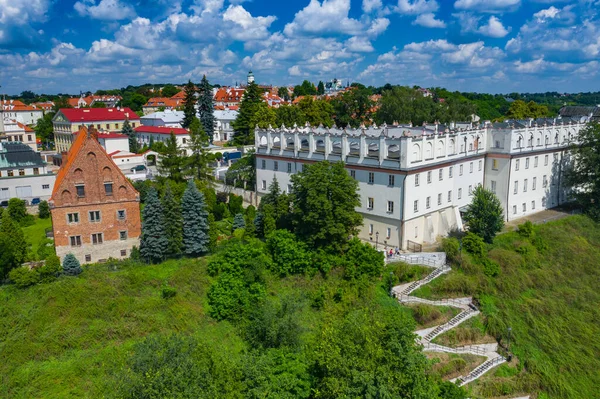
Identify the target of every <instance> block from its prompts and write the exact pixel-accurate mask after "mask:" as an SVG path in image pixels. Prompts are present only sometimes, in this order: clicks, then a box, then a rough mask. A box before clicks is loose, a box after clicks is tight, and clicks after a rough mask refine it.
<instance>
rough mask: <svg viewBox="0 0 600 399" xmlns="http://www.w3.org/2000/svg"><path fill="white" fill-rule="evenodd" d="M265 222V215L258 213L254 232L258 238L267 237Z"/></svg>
mask: <svg viewBox="0 0 600 399" xmlns="http://www.w3.org/2000/svg"><path fill="white" fill-rule="evenodd" d="M264 222H265V215H263V213H262V212H257V213H256V217H255V218H254V231H255V233H256V236H257V237H264V236H265V230H264Z"/></svg>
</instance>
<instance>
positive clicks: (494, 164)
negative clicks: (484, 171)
mask: <svg viewBox="0 0 600 399" xmlns="http://www.w3.org/2000/svg"><path fill="white" fill-rule="evenodd" d="M492 170H498V160H497V159H492Z"/></svg>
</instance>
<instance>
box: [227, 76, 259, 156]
mask: <svg viewBox="0 0 600 399" xmlns="http://www.w3.org/2000/svg"><path fill="white" fill-rule="evenodd" d="M262 102H263V98H262V93H261V90H260V88H259V87H258V85H257V84H256V83H255V82H251V83H250V84H248V86H247V87H246V91H245V92H244V95H243V96H242V101H241V103H240V109H239V113H238V116H237V118H236V119H235V121H233V123H232V127H233V130H234V132H235V135H234V136H233V143H234V144H236V145H245V144H253V143H254V128H255V127H256V124H257V119H256V113H257V112H258V111H259V109H260V108H261V105H260V104H261V103H262Z"/></svg>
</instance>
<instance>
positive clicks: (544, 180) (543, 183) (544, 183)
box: [542, 175, 548, 188]
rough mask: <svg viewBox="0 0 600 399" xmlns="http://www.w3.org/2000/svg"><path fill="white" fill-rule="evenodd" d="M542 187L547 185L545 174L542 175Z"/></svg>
mask: <svg viewBox="0 0 600 399" xmlns="http://www.w3.org/2000/svg"><path fill="white" fill-rule="evenodd" d="M542 187H544V188H546V187H548V177H547V176H546V175H544V177H543V178H542Z"/></svg>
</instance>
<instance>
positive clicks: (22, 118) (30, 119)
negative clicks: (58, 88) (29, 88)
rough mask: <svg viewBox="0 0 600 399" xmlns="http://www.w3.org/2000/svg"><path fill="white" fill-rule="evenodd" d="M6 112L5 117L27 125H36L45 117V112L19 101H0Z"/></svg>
mask: <svg viewBox="0 0 600 399" xmlns="http://www.w3.org/2000/svg"><path fill="white" fill-rule="evenodd" d="M0 106H1V107H2V108H3V110H4V117H5V118H9V119H14V120H16V121H17V122H21V123H23V124H25V125H35V124H36V123H37V121H38V119H40V118H43V117H44V111H42V110H41V109H37V108H36V107H32V106H31V105H27V104H25V103H23V102H22V101H19V100H0Z"/></svg>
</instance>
